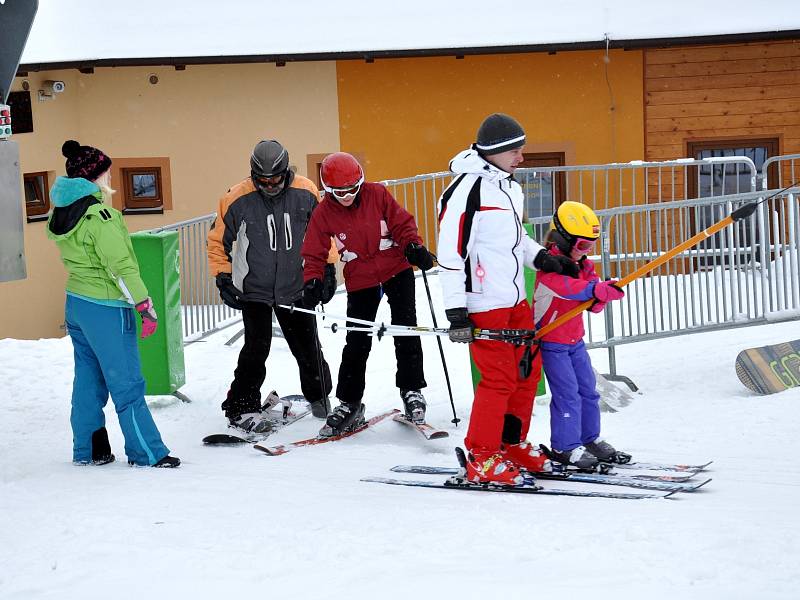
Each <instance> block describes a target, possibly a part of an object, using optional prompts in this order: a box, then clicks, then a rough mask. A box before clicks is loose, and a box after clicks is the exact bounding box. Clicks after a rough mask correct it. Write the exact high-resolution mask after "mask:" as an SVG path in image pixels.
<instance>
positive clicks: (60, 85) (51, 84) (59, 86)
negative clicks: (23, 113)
mask: <svg viewBox="0 0 800 600" xmlns="http://www.w3.org/2000/svg"><path fill="white" fill-rule="evenodd" d="M44 86H45V87H46V88H47V89H48V91H50V92H52V93H53V94H60V93H61V92H63V91H64V90H65V89H67V86H66V84H65V83H64V82H63V81H59V80H53V79H46V80H45V81H44Z"/></svg>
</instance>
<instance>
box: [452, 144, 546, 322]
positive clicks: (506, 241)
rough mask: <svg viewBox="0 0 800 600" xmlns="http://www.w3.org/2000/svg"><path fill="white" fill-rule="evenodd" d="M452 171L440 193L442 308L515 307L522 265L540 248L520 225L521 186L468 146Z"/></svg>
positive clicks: (521, 289) (520, 289) (530, 264)
mask: <svg viewBox="0 0 800 600" xmlns="http://www.w3.org/2000/svg"><path fill="white" fill-rule="evenodd" d="M450 170H451V171H452V172H453V173H455V174H457V175H458V176H457V177H456V178H455V179H454V180H453V182H452V183H451V184H450V185H449V186H448V188H447V189H446V190H445V191H444V193H443V194H442V196H441V198H439V244H438V247H437V260H438V262H439V266H440V267H441V271H440V273H439V276H440V279H441V285H442V293H443V295H444V305H445V308H459V307H466V308H467V310H468V311H469V312H470V313H476V312H484V311H487V310H494V309H496V308H510V307H513V306H516V305H517V304H519V303H520V302H521V301H522V300H524V299H525V298H526V297H527V295H526V293H525V277H524V268H523V267H530V268H534V267H533V260H534V258H536V255H537V254H538V253H539V252H540V251H541V250H543V248H542V246H541V245H539V244H537V243H536V242H535V241H533V240H532V239H531V238H530V237H529V236H528V234H527V232H526V231H525V230H524V229H523V227H522V203H523V195H522V187H521V186H520V185H519V183H517V182H516V181H515V180H514V179H513V178H512V176H511V175H510V174H508V173H506V172H505V171H502V170H500V169H498V168H497V167H495V166H494V165H492V164H491V163H489V162H487V161H486V160H484V159H483V158H482V157H481V156H480V155H479V154H478V152H477V151H476V150H472V149H471V150H465V151H463V152H461V153H459V154H458V155H456V157H455V158H453V160H451V161H450Z"/></svg>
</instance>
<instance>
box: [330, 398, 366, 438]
mask: <svg viewBox="0 0 800 600" xmlns="http://www.w3.org/2000/svg"><path fill="white" fill-rule="evenodd" d="M363 423H364V405H363V404H362V403H360V402H359V403H358V404H355V405H350V404H345V403H341V404H340V405H339V406H337V407H336V408H334V409H333V412H332V413H331V414H330V415H328V420H327V421H325V425H324V426H323V427H322V429H320V430H319V437H333V436H335V435H341V434H343V433H346V432H348V431H352V430H353V429H356V428H357V427H359V426H360V425H363Z"/></svg>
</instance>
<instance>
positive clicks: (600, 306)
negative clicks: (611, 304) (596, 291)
mask: <svg viewBox="0 0 800 600" xmlns="http://www.w3.org/2000/svg"><path fill="white" fill-rule="evenodd" d="M606 304H608V302H600V301H599V300H595V301H594V304H592V305H591V306H590V307H589V312H593V313H601V312H603V310H604V309H605V307H606Z"/></svg>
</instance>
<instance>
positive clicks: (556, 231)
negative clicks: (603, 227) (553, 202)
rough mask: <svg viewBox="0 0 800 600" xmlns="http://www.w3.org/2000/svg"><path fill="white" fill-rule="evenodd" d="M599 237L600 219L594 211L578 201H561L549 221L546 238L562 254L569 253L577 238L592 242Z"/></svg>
mask: <svg viewBox="0 0 800 600" xmlns="http://www.w3.org/2000/svg"><path fill="white" fill-rule="evenodd" d="M598 237H600V220H599V219H598V218H597V215H596V214H594V211H593V210H592V209H591V208H589V207H588V206H586V205H585V204H581V203H580V202H572V201H567V202H562V203H561V205H560V206H559V207H558V210H556V214H554V215H553V220H552V221H551V223H550V232H549V233H548V240H549V241H551V242H553V243H555V244H556V246H558V249H559V250H561V252H562V253H563V254H566V255H569V254H570V252H572V249H573V248H574V246H575V243H576V242H577V241H578V240H579V239H584V240H589V241H592V242H594V241H595V240H597V238H598Z"/></svg>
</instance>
